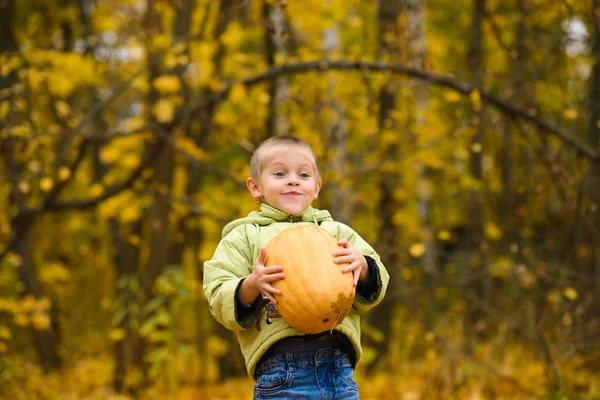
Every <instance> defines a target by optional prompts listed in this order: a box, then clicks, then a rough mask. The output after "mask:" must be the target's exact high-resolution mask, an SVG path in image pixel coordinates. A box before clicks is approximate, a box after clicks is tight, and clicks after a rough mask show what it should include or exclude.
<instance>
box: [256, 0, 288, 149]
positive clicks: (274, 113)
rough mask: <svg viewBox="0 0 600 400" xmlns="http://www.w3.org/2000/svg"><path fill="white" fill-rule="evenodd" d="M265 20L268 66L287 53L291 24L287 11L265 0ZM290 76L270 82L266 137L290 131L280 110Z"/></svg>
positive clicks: (286, 99) (286, 96)
mask: <svg viewBox="0 0 600 400" xmlns="http://www.w3.org/2000/svg"><path fill="white" fill-rule="evenodd" d="M262 10H263V20H264V26H265V40H264V43H265V59H266V61H267V66H268V67H272V66H273V65H275V62H276V60H275V59H276V56H277V55H278V54H280V55H287V49H286V38H287V30H288V28H289V25H288V23H287V21H286V17H285V13H284V12H283V10H282V9H281V8H279V7H276V6H275V5H273V4H271V3H270V2H267V1H264V2H263V8H262ZM289 86H290V84H289V78H287V77H285V76H282V77H279V78H277V79H275V80H274V81H273V82H271V83H270V84H269V112H268V114H267V122H266V137H267V138H269V137H271V136H277V135H282V134H284V133H287V132H288V128H289V123H288V120H287V118H286V117H285V115H283V114H282V113H281V111H280V108H281V105H282V104H286V103H287V101H288V98H289Z"/></svg>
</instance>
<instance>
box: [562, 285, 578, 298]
mask: <svg viewBox="0 0 600 400" xmlns="http://www.w3.org/2000/svg"><path fill="white" fill-rule="evenodd" d="M563 295H564V296H565V297H566V298H567V299H569V300H577V298H578V297H579V295H578V293H577V290H575V289H573V288H572V287H568V288H565V290H564V291H563Z"/></svg>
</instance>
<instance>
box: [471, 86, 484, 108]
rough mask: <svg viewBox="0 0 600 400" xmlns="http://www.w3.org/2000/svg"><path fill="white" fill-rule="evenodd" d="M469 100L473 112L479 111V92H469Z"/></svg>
mask: <svg viewBox="0 0 600 400" xmlns="http://www.w3.org/2000/svg"><path fill="white" fill-rule="evenodd" d="M469 99H471V103H472V104H473V110H475V111H479V110H481V92H480V91H479V90H477V89H475V90H473V91H471V93H470V94H469Z"/></svg>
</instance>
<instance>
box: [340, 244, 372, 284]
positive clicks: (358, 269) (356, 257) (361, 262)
mask: <svg viewBox="0 0 600 400" xmlns="http://www.w3.org/2000/svg"><path fill="white" fill-rule="evenodd" d="M338 245H340V246H342V247H343V248H342V249H339V250H335V251H334V252H333V256H334V257H335V258H334V259H333V261H334V262H335V263H336V264H342V263H349V264H350V265H349V266H347V267H345V268H342V273H344V274H345V273H347V272H350V271H352V274H353V275H354V276H353V277H354V286H356V285H357V284H358V280H359V279H360V280H361V281H364V280H366V279H368V278H369V266H368V265H367V260H366V258H365V257H364V256H363V255H362V254H360V253H359V252H358V251H357V250H356V249H355V248H354V247H353V246H352V245H351V244H350V242H348V241H347V240H340V241H339V242H338Z"/></svg>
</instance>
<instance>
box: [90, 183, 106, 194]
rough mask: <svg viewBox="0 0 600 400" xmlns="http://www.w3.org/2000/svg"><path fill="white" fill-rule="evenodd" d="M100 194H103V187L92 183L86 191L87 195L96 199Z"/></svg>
mask: <svg viewBox="0 0 600 400" xmlns="http://www.w3.org/2000/svg"><path fill="white" fill-rule="evenodd" d="M102 193H104V186H102V185H101V184H100V183H94V184H92V186H90V188H89V189H88V195H90V196H91V197H98V196H100V195H101V194H102Z"/></svg>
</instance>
